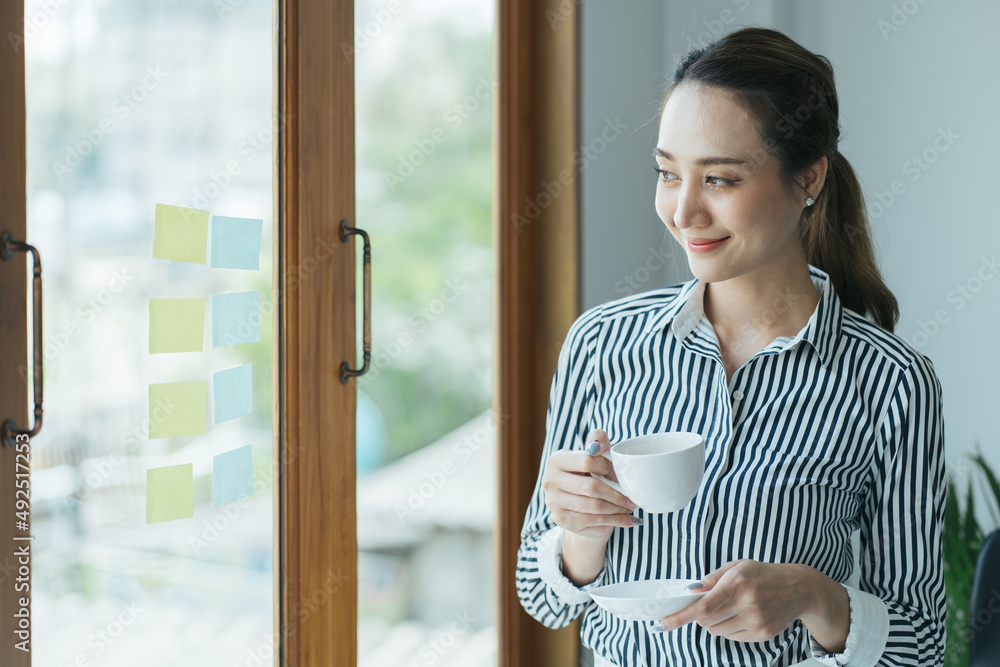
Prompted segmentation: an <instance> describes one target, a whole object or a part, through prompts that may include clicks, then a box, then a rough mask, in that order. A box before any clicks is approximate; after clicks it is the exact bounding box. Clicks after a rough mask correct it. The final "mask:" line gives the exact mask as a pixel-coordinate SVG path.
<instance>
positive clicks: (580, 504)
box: [542, 429, 638, 549]
mask: <svg viewBox="0 0 1000 667" xmlns="http://www.w3.org/2000/svg"><path fill="white" fill-rule="evenodd" d="M591 442H597V443H598V444H600V446H601V448H600V452H599V454H600V453H603V452H606V451H608V450H609V449H611V441H610V440H609V439H608V434H607V433H605V432H604V431H602V430H601V429H594V430H593V431H591V432H590V435H588V436H587V443H591ZM590 473H596V474H598V475H604V476H607V477H609V479H613V480H617V478H616V477H615V476H614V471H613V469H612V465H611V461H609V460H608V459H606V458H604V457H603V456H600V455H597V456H592V455H591V454H588V453H587V452H586V451H585V450H582V449H574V450H560V451H558V452H556V453H554V454H553V455H552V456H550V457H549V459H548V461H547V462H546V463H545V474H544V475H542V488H543V489H544V490H545V504H546V505H547V506H548V508H549V511H550V512H551V513H552V518H553V519H554V520H555V522H556V524H557V525H559V526H561V527H562V528H563V529H564V530H565V531H566V532H567V533H573V534H574V535H575V536H577V537H580V538H587V539H586V540H585V541H596V542H599V543H600V544H601V547H602V549H603V546H604V545H605V544H606V543H607V541H608V539H610V537H611V533H612V531H614V529H615V528H616V527H618V526H621V527H625V528H629V527H631V526H634V525H636V522H638V519H634V518H633V517H632V510H633V509H635V503H633V502H632V501H631V500H629V499H628V498H627V497H625V496H624V495H622V494H621V493H619V492H617V491H615V490H614V489H612V488H611V487H610V486H608V485H607V484H605V483H604V482H602V481H601V480H599V479H596V478H594V477H591V476H590Z"/></svg>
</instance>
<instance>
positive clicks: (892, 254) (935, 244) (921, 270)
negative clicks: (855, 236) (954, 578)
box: [580, 0, 1000, 487]
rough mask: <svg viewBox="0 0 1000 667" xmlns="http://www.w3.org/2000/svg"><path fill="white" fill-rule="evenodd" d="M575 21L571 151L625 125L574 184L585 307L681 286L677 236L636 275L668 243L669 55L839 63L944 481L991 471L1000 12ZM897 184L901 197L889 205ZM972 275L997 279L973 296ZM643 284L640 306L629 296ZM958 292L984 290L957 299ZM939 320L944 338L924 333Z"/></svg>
mask: <svg viewBox="0 0 1000 667" xmlns="http://www.w3.org/2000/svg"><path fill="white" fill-rule="evenodd" d="M894 5H895V6H898V7H900V8H902V7H903V5H906V7H907V8H908V9H910V10H911V11H913V10H914V9H915V10H916V11H914V12H913V13H912V14H911V15H906V14H905V13H904V14H897V15H896V19H897V22H899V23H901V25H900V26H899V29H898V30H896V31H891V32H887V33H886V34H885V35H883V32H882V31H881V30H880V25H879V21H880V20H882V21H885V22H886V24H887V25H892V19H893V11H894V10H893V6H894ZM580 11H581V12H582V16H581V28H582V44H581V63H582V64H581V66H582V72H581V86H582V92H581V105H582V126H581V137H580V143H581V144H586V143H587V142H588V141H590V140H592V139H594V138H595V137H598V136H600V133H601V128H602V127H603V126H604V123H605V120H606V119H607V118H613V117H614V116H616V115H617V116H619V117H620V118H621V120H622V121H623V122H625V123H627V124H629V130H628V131H627V132H625V133H624V134H623V135H622V136H621V138H619V139H617V140H616V141H614V142H612V143H610V144H608V146H607V148H606V150H605V151H604V152H603V153H601V154H600V155H595V156H594V159H593V160H591V161H590V162H589V163H588V165H587V168H586V169H585V170H584V171H583V173H582V175H581V188H582V192H581V214H582V224H583V238H582V250H581V252H582V269H583V271H582V278H581V280H582V285H581V289H582V293H583V306H584V307H585V308H586V307H590V306H593V305H596V304H598V303H602V302H604V301H608V300H611V299H614V298H618V297H620V296H624V295H625V294H628V293H633V292H635V291H643V290H647V289H653V288H655V287H660V286H663V285H668V284H672V283H675V282H680V281H683V280H687V279H688V278H689V277H690V273H689V272H688V270H687V262H686V260H685V259H684V254H683V251H682V250H681V249H680V247H679V246H677V245H676V244H675V243H674V242H673V240H672V239H670V238H668V239H667V241H668V243H666V244H663V250H664V251H666V252H667V253H672V254H673V256H674V259H675V261H674V262H671V264H670V265H669V266H666V267H664V268H661V269H660V270H659V271H656V272H651V273H649V274H647V273H646V270H645V267H644V264H645V263H646V261H647V260H648V259H649V258H650V257H653V256H656V252H654V251H656V250H658V249H659V248H660V246H661V243H662V242H663V239H664V234H663V231H664V230H663V225H662V223H661V222H660V221H659V219H658V218H657V217H656V214H655V211H654V209H653V193H654V188H655V175H654V173H653V171H652V165H653V159H652V156H651V152H652V150H653V147H654V146H655V139H656V127H655V125H656V122H655V120H652V121H651V119H655V116H656V114H657V111H658V108H659V102H660V99H661V98H662V93H663V90H664V87H665V85H666V83H667V81H668V78H669V75H670V72H671V71H672V69H673V63H674V58H675V57H676V56H677V55H680V54H681V53H683V52H685V51H687V50H688V49H689V48H691V47H692V46H695V45H699V46H700V45H703V44H705V43H707V42H708V41H710V40H712V39H714V38H716V37H717V36H719V35H720V34H722V33H724V32H728V31H730V30H732V29H733V28H734V27H735V26H736V25H737V24H747V23H750V24H757V25H764V26H768V27H774V28H777V29H779V30H782V31H784V32H786V33H787V34H789V35H790V36H791V37H792V38H793V39H795V40H796V41H798V42H800V43H801V44H803V45H804V46H805V47H807V48H809V49H812V50H813V51H816V52H818V53H820V54H822V55H825V56H826V57H827V58H829V59H830V60H831V62H832V63H833V65H834V70H835V74H836V81H837V88H838V94H839V99H840V109H841V112H840V113H841V127H842V137H841V144H840V147H841V151H842V152H843V153H844V155H846V156H847V158H848V159H849V160H850V161H851V163H852V164H853V165H854V168H855V170H856V171H857V173H858V177H859V179H860V181H861V184H862V187H863V188H864V191H865V195H866V198H867V200H868V209H869V215H870V216H871V220H872V224H873V232H874V239H875V243H876V247H877V252H878V257H879V260H880V265H881V267H882V271H883V275H884V277H885V279H886V281H887V283H888V285H889V287H890V289H892V290H893V291H894V292H895V294H896V297H897V298H898V299H899V306H900V319H899V324H898V325H897V327H896V333H897V334H899V335H901V336H903V337H904V338H905V339H906V340H908V341H910V342H911V343H912V344H914V345H915V346H916V347H918V349H920V350H921V351H922V352H923V353H924V354H926V355H927V356H928V357H929V358H930V359H931V360H932V361H933V362H934V365H935V368H936V370H937V373H938V376H939V378H940V379H941V383H942V386H943V391H944V406H945V407H944V420H945V439H946V447H947V451H948V461H949V465H950V466H951V467H952V469H953V471H954V472H955V473H957V476H956V478H957V479H958V480H959V482H960V484H961V485H962V486H963V487H964V485H965V480H966V476H965V468H964V465H963V463H964V462H963V459H964V456H965V452H967V451H971V450H972V448H973V445H974V443H976V442H978V443H980V444H981V446H982V448H983V450H984V452H986V454H987V458H988V459H989V460H990V461H991V463H992V464H993V466H994V468H996V469H997V470H1000V446H998V444H1000V400H998V399H1000V390H998V389H997V387H996V385H995V382H996V380H995V379H996V378H998V377H1000V353H998V350H997V346H996V344H995V341H996V340H997V331H998V330H1000V308H998V307H997V306H998V303H1000V276H996V275H995V273H996V272H997V269H994V268H991V267H990V266H989V265H987V264H984V258H986V259H988V260H992V258H993V257H994V255H997V256H1000V221H998V220H997V217H998V216H997V214H996V213H995V204H994V201H995V199H994V196H993V195H994V194H996V188H997V186H996V185H994V182H993V181H994V180H995V179H994V175H995V174H996V173H998V171H997V169H996V166H997V165H996V163H995V162H993V161H991V159H990V155H989V153H988V150H993V151H995V150H996V149H997V147H998V146H1000V128H998V125H997V123H996V122H995V121H994V119H993V117H994V116H995V114H996V109H997V106H998V102H1000V90H998V85H997V78H996V74H995V73H996V72H997V71H998V69H1000V44H998V43H997V41H996V39H995V36H994V33H995V29H996V28H995V26H997V25H1000V3H991V2H988V1H987V0H954V1H952V2H948V3H944V2H941V1H940V0H877V1H872V0H839V1H838V2H836V3H832V2H821V1H819V0H810V1H803V0H799V1H798V2H795V3H794V4H793V3H792V2H791V1H790V0H773V1H765V0H711V1H705V0H699V1H695V0H676V1H672V2H667V3H662V2H655V1H652V0H642V1H640V0H632V1H630V2H627V3H624V2H611V1H608V0H589V1H587V2H584V3H583V4H582V5H581V8H580ZM901 17H905V19H906V20H905V22H903V21H902V19H901ZM647 121H651V122H649V124H648V125H646V126H645V127H640V126H641V125H642V123H644V122H647ZM949 128H950V129H951V130H952V132H953V133H954V134H955V135H958V137H957V139H954V141H953V143H952V145H950V146H947V150H946V151H944V152H938V151H937V150H936V149H935V147H934V144H935V140H936V138H937V137H938V136H939V132H944V133H947V131H948V129H949ZM938 144H939V147H945V143H944V142H943V141H939V142H938ZM925 150H926V151H928V157H929V158H930V159H933V160H934V163H933V164H931V165H929V167H928V168H927V169H926V171H920V170H919V169H918V170H916V171H915V170H914V167H915V164H914V162H913V161H912V158H913V156H914V155H919V154H920V153H923V152H924V151H925ZM894 180H898V181H900V183H901V185H902V187H903V188H905V190H901V191H902V192H903V194H902V195H900V196H896V197H895V200H894V201H891V203H890V200H889V196H888V195H887V194H885V193H887V192H890V191H891V187H892V183H893V181H894ZM897 190H899V186H897ZM880 193H881V194H880ZM880 196H881V197H882V198H883V201H884V202H887V203H889V204H888V206H886V205H885V204H882V203H880ZM651 265H655V262H653V263H652V264H651ZM980 271H981V272H982V275H983V277H984V278H989V280H984V281H982V282H977V281H978V280H979V279H978V276H977V274H978V273H979V272H980ZM646 275H648V276H649V277H648V279H647V280H646V282H645V283H642V284H641V289H639V290H634V289H631V288H629V287H628V286H627V285H626V284H625V283H624V281H623V278H624V277H625V276H631V277H632V280H633V283H636V284H638V281H637V278H642V277H644V276H646ZM994 277H996V278H997V279H995V280H994V279H992V278H994ZM616 285H617V289H616ZM959 285H968V288H969V289H970V290H971V289H977V288H978V289H979V291H978V292H976V293H972V292H971V291H970V292H968V296H969V297H971V298H966V297H964V296H962V295H961V293H960V292H958V291H957V286H959ZM935 317H938V318H939V319H940V320H941V321H942V322H944V323H943V324H938V325H937V326H936V327H935V326H934V325H932V324H930V322H931V321H933V320H934V319H935ZM922 323H923V324H922ZM922 327H923V328H922ZM925 331H929V332H931V333H930V334H927V333H925ZM972 371H975V373H973V372H972Z"/></svg>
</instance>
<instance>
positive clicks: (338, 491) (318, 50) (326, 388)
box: [274, 0, 363, 667]
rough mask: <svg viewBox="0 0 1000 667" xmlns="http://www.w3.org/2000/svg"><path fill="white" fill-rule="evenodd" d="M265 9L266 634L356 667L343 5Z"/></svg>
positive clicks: (350, 98) (285, 646)
mask: <svg viewBox="0 0 1000 667" xmlns="http://www.w3.org/2000/svg"><path fill="white" fill-rule="evenodd" d="M277 11H278V21H277V29H278V34H279V38H278V39H277V40H276V43H277V44H278V45H279V47H278V48H279V51H278V54H277V76H276V77H275V78H276V93H275V99H276V100H277V103H278V115H277V124H278V127H277V128H276V130H277V132H276V134H277V136H278V142H277V152H276V155H275V159H276V164H275V172H274V173H275V177H276V179H277V192H278V196H277V198H276V204H275V207H276V212H275V213H276V214H275V221H276V224H275V234H276V241H277V242H276V244H275V247H276V248H278V249H279V250H278V252H277V253H276V261H277V266H276V267H275V274H274V275H275V276H276V277H277V278H276V280H275V281H274V285H275V299H276V301H275V303H277V304H280V306H279V307H278V308H276V309H275V310H276V312H277V313H278V314H279V316H278V317H276V318H275V320H276V327H277V331H276V334H277V337H276V340H277V341H278V344H277V345H276V346H275V348H276V352H275V354H276V355H277V359H276V362H277V363H276V366H275V368H276V373H275V377H276V387H275V396H276V400H277V401H279V402H278V414H279V415H280V427H279V428H278V429H277V438H278V440H277V443H276V449H275V451H276V452H277V453H278V471H279V475H278V478H279V480H280V483H279V484H278V485H277V487H276V494H277V495H276V498H275V507H276V508H279V510H278V511H276V512H275V520H276V526H275V534H276V535H280V538H279V539H278V540H277V546H276V550H277V557H276V559H275V578H276V596H275V602H276V605H277V607H278V613H276V625H277V628H276V632H277V633H279V636H280V639H281V648H280V651H279V654H280V659H281V663H280V664H281V665H283V666H284V667H316V666H319V665H323V666H324V667H326V666H329V665H337V666H343V667H355V665H356V664H357V634H358V629H357V597H358V585H357V560H358V541H357V527H356V523H357V511H356V499H355V465H356V463H355V458H356V455H355V444H354V443H355V415H356V400H357V385H356V384H355V381H354V380H350V381H349V382H348V383H347V384H341V382H340V364H341V362H342V361H348V362H349V363H350V364H351V365H352V366H355V365H357V364H356V361H355V354H356V350H355V348H356V344H355V310H354V307H355V296H354V295H355V274H354V272H355V254H354V240H353V238H354V237H348V241H347V242H341V240H340V236H339V228H340V221H341V220H342V219H346V220H347V221H348V222H349V223H350V224H351V225H352V226H354V225H355V224H356V221H355V219H354V215H355V208H354V201H355V200H354V159H355V158H354V132H355V130H354V60H353V58H351V57H349V56H348V55H346V54H345V51H344V50H343V49H342V47H341V45H343V44H347V45H349V46H353V44H354V3H353V2H331V1H330V0H279V2H278V3H277ZM362 226H363V225H362ZM279 531H280V533H279Z"/></svg>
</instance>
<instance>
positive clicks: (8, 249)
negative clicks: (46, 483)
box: [0, 232, 43, 447]
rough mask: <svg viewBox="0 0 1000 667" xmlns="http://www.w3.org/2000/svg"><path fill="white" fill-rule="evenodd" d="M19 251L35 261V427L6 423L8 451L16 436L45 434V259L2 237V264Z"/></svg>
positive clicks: (0, 429) (2, 432)
mask: <svg viewBox="0 0 1000 667" xmlns="http://www.w3.org/2000/svg"><path fill="white" fill-rule="evenodd" d="M17 251H23V252H30V253H31V261H32V267H33V271H32V278H31V285H32V304H33V305H34V310H33V312H34V317H33V318H32V325H33V328H34V341H33V346H34V350H33V351H32V352H33V354H32V357H33V359H34V380H33V384H34V385H35V425H34V426H32V427H31V429H30V430H22V429H19V428H18V427H17V422H15V421H14V420H13V419H6V420H4V422H3V425H2V426H0V437H2V438H3V444H4V446H5V447H13V446H14V440H15V439H16V438H17V436H23V435H26V436H28V437H29V438H34V437H35V436H36V435H38V432H39V431H41V430H42V349H43V348H42V258H41V256H40V255H39V254H38V249H37V248H35V246H33V245H28V244H27V243H25V242H24V241H15V240H14V237H13V236H11V234H10V232H3V234H2V235H0V261H4V262H9V261H11V260H12V259H14V253H15V252H17Z"/></svg>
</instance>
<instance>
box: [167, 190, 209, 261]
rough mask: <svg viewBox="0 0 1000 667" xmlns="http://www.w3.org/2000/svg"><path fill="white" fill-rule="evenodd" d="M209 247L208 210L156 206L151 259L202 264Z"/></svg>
mask: <svg viewBox="0 0 1000 667" xmlns="http://www.w3.org/2000/svg"><path fill="white" fill-rule="evenodd" d="M207 247H208V211H199V210H198V209H196V208H184V207H183V206H168V205H166V204H157V205H156V218H155V223H154V227H153V257H156V258H157V259H172V260H174V261H177V262H193V263H194V264H204V263H205V256H206V249H207Z"/></svg>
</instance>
